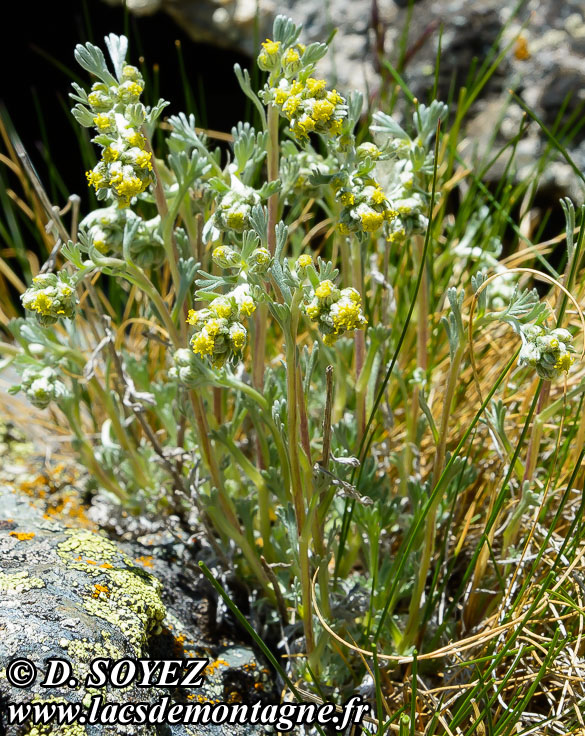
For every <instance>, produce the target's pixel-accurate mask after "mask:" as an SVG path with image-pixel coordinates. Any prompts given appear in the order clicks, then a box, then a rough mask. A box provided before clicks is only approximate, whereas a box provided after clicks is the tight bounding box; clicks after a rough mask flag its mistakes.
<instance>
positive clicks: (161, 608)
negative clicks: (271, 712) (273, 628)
mask: <svg viewBox="0 0 585 736" xmlns="http://www.w3.org/2000/svg"><path fill="white" fill-rule="evenodd" d="M0 509H1V510H2V511H1V516H0V560H1V565H2V570H1V572H0V632H1V636H0V702H6V701H8V702H12V703H25V702H30V701H31V700H32V699H34V700H35V701H42V702H49V701H55V700H56V701H66V702H68V703H82V704H84V706H85V707H87V706H88V705H90V703H91V697H92V696H93V695H97V694H101V695H102V696H103V697H104V698H105V700H106V701H107V702H108V703H129V702H135V703H136V702H144V703H147V704H150V705H153V704H155V703H157V702H158V701H159V700H160V699H161V697H163V696H169V697H171V698H172V700H173V702H186V703H189V702H190V701H191V700H193V701H194V702H209V701H212V702H218V701H224V702H234V700H237V701H238V702H239V701H240V700H241V701H250V700H253V701H254V702H255V701H256V700H258V699H259V698H260V696H264V694H266V697H271V698H273V702H276V701H275V700H274V698H275V697H276V695H275V693H274V692H273V686H272V684H271V679H270V673H269V671H268V670H267V669H266V668H265V667H264V666H263V665H262V664H261V663H260V662H259V661H258V659H257V657H256V656H255V654H254V652H253V651H252V649H251V648H250V647H248V646H245V645H242V644H240V643H238V642H235V641H233V640H232V639H230V638H227V637H225V636H222V632H221V631H219V632H218V631H216V630H215V601H214V598H213V595H212V592H210V590H209V588H208V586H207V583H206V580H205V579H204V578H201V577H198V578H195V577H194V576H193V575H192V576H189V574H188V573H187V572H185V570H184V565H183V564H182V563H181V561H180V559H179V558H178V557H177V556H175V555H174V554H168V555H166V557H167V559H165V555H163V556H162V557H161V558H156V557H155V556H154V555H153V553H154V552H156V550H155V549H153V548H144V547H143V546H141V545H138V546H137V545H135V544H130V543H127V544H125V545H124V549H122V548H121V547H120V546H119V545H118V544H116V543H114V542H113V541H111V540H109V539H107V538H105V537H104V536H101V535H100V534H98V533H96V532H93V531H90V530H89V529H83V528H73V529H71V528H66V527H65V526H64V525H63V524H62V523H60V522H59V521H57V520H56V519H55V518H46V517H45V516H43V514H42V513H41V512H40V511H39V510H38V509H35V508H34V507H32V506H31V504H30V502H29V499H28V498H26V497H25V496H22V495H19V494H16V493H14V492H12V491H10V490H8V489H7V488H6V487H4V486H2V487H0ZM145 552H149V554H145ZM167 552H168V550H167ZM171 552H172V550H171ZM153 573H154V574H153ZM163 583H164V585H163ZM202 624H204V625H202ZM15 657H24V658H27V659H29V660H30V661H32V662H33V663H34V664H35V665H36V667H37V668H38V670H39V674H38V676H37V678H36V680H35V682H34V683H33V684H31V685H30V686H28V687H26V688H23V689H21V688H18V687H15V686H13V685H11V684H10V683H9V682H8V680H7V676H6V667H7V665H8V663H9V662H10V660H11V659H13V658H15ZM49 657H58V658H62V659H65V660H67V661H69V662H70V663H71V666H72V669H73V676H74V677H75V679H76V680H77V684H76V685H75V687H52V688H42V687H41V686H40V681H41V679H42V678H41V674H40V673H41V671H42V672H45V671H46V668H47V662H46V660H47V659H48V658H49ZM95 657H108V658H112V659H115V660H119V659H121V658H154V659H173V658H174V659H187V658H189V657H202V658H208V659H209V660H210V661H209V664H208V666H207V668H206V670H205V676H204V680H203V685H202V687H200V688H196V689H194V688H176V689H174V690H170V691H169V690H168V689H162V688H156V687H146V688H143V687H138V686H137V685H136V684H135V683H132V684H130V685H129V686H128V687H126V688H123V689H116V688H114V687H112V686H109V685H107V686H105V687H104V688H95V689H92V688H86V687H85V684H84V683H85V678H86V676H87V674H88V672H89V663H90V662H91V660H92V659H93V658H95ZM72 729H73V730H71V731H67V733H68V734H69V736H82V735H83V734H86V733H87V734H90V736H100V735H101V734H108V733H112V734H114V733H115V734H128V735H130V734H136V735H141V736H147V735H148V736H151V735H152V736H154V734H162V733H165V734H171V736H190V735H194V734H197V736H223V735H224V734H227V733H230V734H241V735H243V734H247V735H248V734H250V735H251V734H259V733H260V731H257V730H256V728H255V727H250V726H245V727H244V726H241V727H236V726H226V727H224V726H219V725H213V726H212V725H209V726H197V727H191V726H183V725H177V726H175V725H173V726H165V725H158V726H151V725H121V724H117V725H115V726H95V725H94V726H90V725H88V726H87V727H86V726H84V725H82V724H80V723H77V724H75V725H74V726H73V727H72ZM161 729H162V730H161ZM0 732H1V727H0ZM22 732H23V731H22V728H21V729H18V728H17V727H16V726H9V727H6V734H7V736H16V735H17V734H20V733H22ZM52 732H53V731H51V730H42V733H43V735H44V734H48V733H52ZM27 733H28V731H27ZM30 733H33V732H32V731H30ZM39 733H41V731H39ZM55 733H62V731H55ZM63 733H64V732H63Z"/></svg>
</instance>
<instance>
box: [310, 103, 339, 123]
mask: <svg viewBox="0 0 585 736" xmlns="http://www.w3.org/2000/svg"><path fill="white" fill-rule="evenodd" d="M334 110H335V106H334V105H332V104H331V102H327V100H317V102H315V104H314V105H313V118H314V119H315V120H318V121H319V122H323V123H326V122H327V121H328V120H329V118H330V117H331V115H332V114H333V111H334Z"/></svg>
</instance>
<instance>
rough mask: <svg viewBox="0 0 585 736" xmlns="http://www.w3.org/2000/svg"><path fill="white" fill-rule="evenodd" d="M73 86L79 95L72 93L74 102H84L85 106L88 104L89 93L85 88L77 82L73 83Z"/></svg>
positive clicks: (70, 94)
mask: <svg viewBox="0 0 585 736" xmlns="http://www.w3.org/2000/svg"><path fill="white" fill-rule="evenodd" d="M71 86H72V87H73V89H74V90H75V91H76V92H77V94H76V95H74V94H73V92H70V93H69V97H71V98H72V99H73V100H77V102H83V103H84V104H87V92H86V91H85V90H84V89H83V87H81V86H80V85H79V84H77V82H72V83H71Z"/></svg>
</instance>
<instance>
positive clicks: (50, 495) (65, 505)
mask: <svg viewBox="0 0 585 736" xmlns="http://www.w3.org/2000/svg"><path fill="white" fill-rule="evenodd" d="M78 479H79V474H78V473H77V471H76V470H75V469H72V468H69V467H67V466H65V465H64V464H62V463H61V464H59V465H55V466H54V467H46V468H44V469H43V472H42V473H40V474H39V475H37V476H36V477H34V478H33V479H32V480H25V481H22V482H21V483H20V484H19V489H20V491H21V492H22V493H24V494H25V495H27V496H29V497H30V498H31V499H32V505H34V502H35V501H42V502H43V505H44V506H45V508H44V514H43V516H44V518H45V519H48V520H51V519H52V518H58V519H59V520H60V521H62V522H63V523H64V524H65V526H68V527H79V526H82V527H85V528H87V529H95V528H96V524H95V523H94V522H92V521H91V520H90V519H88V518H87V515H86V513H85V508H84V507H83V505H82V503H81V501H80V499H79V496H78V494H77V492H76V490H75V488H73V487H72V486H74V484H75V483H76V482H77V481H78Z"/></svg>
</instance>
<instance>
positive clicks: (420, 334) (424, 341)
mask: <svg viewBox="0 0 585 736" xmlns="http://www.w3.org/2000/svg"><path fill="white" fill-rule="evenodd" d="M413 240H414V251H415V253H416V258H417V260H418V263H419V265H420V268H421V269H422V275H421V283H420V289H419V292H418V320H417V342H416V366H417V368H420V369H421V370H422V371H424V373H425V374H426V372H427V368H428V339H429V332H428V324H429V279H428V273H427V269H426V264H424V263H422V258H423V253H424V240H423V238H422V237H421V236H420V235H415V236H414V239H413ZM418 393H419V388H418V384H415V386H414V390H413V392H412V402H411V404H410V416H409V418H408V424H409V434H408V438H407V442H406V448H405V451H406V462H405V466H406V474H407V475H410V473H411V471H412V459H413V454H412V449H411V448H413V447H415V446H416V433H417V427H418V421H417V418H418V411H419V405H418Z"/></svg>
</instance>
